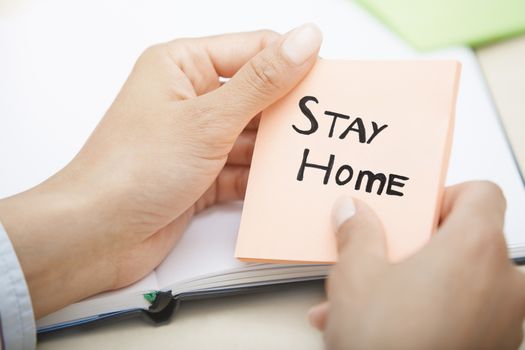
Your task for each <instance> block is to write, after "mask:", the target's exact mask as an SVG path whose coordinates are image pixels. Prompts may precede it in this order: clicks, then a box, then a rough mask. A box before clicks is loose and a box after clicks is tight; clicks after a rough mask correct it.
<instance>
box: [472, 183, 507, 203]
mask: <svg viewBox="0 0 525 350" xmlns="http://www.w3.org/2000/svg"><path fill="white" fill-rule="evenodd" d="M472 186H473V187H472V188H473V189H474V186H475V191H476V193H477V195H478V196H479V197H480V198H482V199H483V200H490V201H501V202H505V196H504V194H503V191H502V190H501V188H500V187H499V186H498V185H497V184H495V183H494V182H492V181H475V182H473V183H472Z"/></svg>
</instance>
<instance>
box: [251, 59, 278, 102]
mask: <svg viewBox="0 0 525 350" xmlns="http://www.w3.org/2000/svg"><path fill="white" fill-rule="evenodd" d="M249 65H250V72H251V74H249V77H250V80H249V83H250V84H251V85H252V87H254V88H255V89H257V90H258V91H259V92H261V93H264V94H268V93H269V92H270V91H272V90H275V89H279V88H280V87H281V83H280V74H279V69H278V67H277V64H276V62H274V61H273V60H272V59H271V58H268V57H264V55H262V56H259V57H257V58H256V59H253V60H251V61H249Z"/></svg>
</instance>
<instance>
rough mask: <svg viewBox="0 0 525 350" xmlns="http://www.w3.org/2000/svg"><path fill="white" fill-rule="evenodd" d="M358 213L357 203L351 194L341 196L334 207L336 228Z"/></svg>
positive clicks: (333, 218)
mask: <svg viewBox="0 0 525 350" xmlns="http://www.w3.org/2000/svg"><path fill="white" fill-rule="evenodd" d="M355 213H356V208H355V203H354V200H353V199H352V197H350V196H341V197H339V198H338V199H337V200H336V201H335V203H334V206H333V207H332V222H333V224H334V227H335V228H336V230H338V229H339V227H341V225H342V224H343V223H344V222H345V221H347V220H348V219H350V218H351V217H352V216H354V215H355Z"/></svg>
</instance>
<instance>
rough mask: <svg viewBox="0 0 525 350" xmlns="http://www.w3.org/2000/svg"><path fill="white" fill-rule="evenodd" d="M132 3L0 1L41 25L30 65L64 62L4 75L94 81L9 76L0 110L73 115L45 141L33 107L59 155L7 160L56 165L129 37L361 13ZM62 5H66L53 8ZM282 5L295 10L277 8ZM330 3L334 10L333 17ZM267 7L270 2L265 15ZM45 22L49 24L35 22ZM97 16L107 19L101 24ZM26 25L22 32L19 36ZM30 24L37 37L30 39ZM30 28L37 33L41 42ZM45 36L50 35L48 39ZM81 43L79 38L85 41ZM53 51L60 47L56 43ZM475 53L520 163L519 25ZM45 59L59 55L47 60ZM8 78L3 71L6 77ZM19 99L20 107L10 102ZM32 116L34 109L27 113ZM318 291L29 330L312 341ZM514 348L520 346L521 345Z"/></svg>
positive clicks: (330, 25)
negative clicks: (170, 314)
mask: <svg viewBox="0 0 525 350" xmlns="http://www.w3.org/2000/svg"><path fill="white" fill-rule="evenodd" d="M95 3H96V4H95ZM138 3H141V4H142V6H143V7H142V8H141V10H140V11H139V10H131V9H130V8H128V6H129V2H128V1H124V0H118V1H112V2H105V1H94V0H93V1H91V2H85V3H83V4H79V3H74V2H68V1H64V0H49V1H47V2H45V3H43V2H37V1H30V0H11V1H8V0H4V1H2V2H0V15H2V16H0V17H2V18H0V19H1V21H0V25H1V22H2V21H4V22H12V23H14V24H13V26H12V27H14V28H17V29H19V31H18V36H17V38H21V37H22V38H24V36H23V33H24V32H25V31H26V28H29V27H28V26H37V27H38V26H41V29H42V33H43V34H42V37H38V33H33V32H30V31H29V30H27V33H28V34H27V39H28V40H29V39H33V42H32V43H31V45H30V49H31V50H34V51H31V52H32V53H33V54H34V55H35V56H36V55H38V59H39V60H40V62H41V63H42V62H43V64H41V65H39V66H38V67H41V66H46V65H48V67H51V68H55V69H56V67H57V65H59V66H60V69H62V70H63V71H69V72H70V74H57V73H56V72H55V71H53V70H52V69H49V70H48V71H39V70H31V69H29V70H27V71H22V70H14V73H12V74H13V75H14V74H27V75H28V77H25V78H24V80H25V81H37V82H42V84H44V83H46V84H47V83H49V84H51V85H53V86H54V87H56V86H75V85H74V84H78V80H81V81H82V82H83V84H84V86H86V87H97V88H96V89H91V90H88V89H84V90H82V91H81V92H82V93H84V94H85V95H82V94H77V93H73V92H71V93H70V94H68V95H67V101H64V100H63V99H64V98H63V96H62V95H60V96H59V95H53V93H54V92H56V91H59V92H60V93H62V94H63V93H66V94H67V92H68V91H70V90H71V91H73V90H75V89H76V88H75V89H63V90H58V89H57V90H53V89H43V88H42V87H44V86H47V85H41V86H39V85H34V86H23V87H19V86H14V87H12V88H13V89H22V88H23V91H27V96H26V95H23V94H20V96H25V97H27V98H26V99H21V100H15V101H13V102H12V105H11V104H9V103H11V101H9V98H10V96H4V97H3V99H0V103H6V105H5V106H2V110H7V111H9V110H14V108H15V107H13V106H15V104H16V106H17V107H16V108H25V107H24V103H27V100H31V101H32V103H33V104H39V105H40V106H41V109H42V110H44V111H45V110H46V109H47V110H57V111H59V112H61V113H62V114H64V115H68V113H69V112H71V113H76V117H77V118H76V119H74V120H73V118H71V119H72V120H69V119H66V118H64V119H63V120H61V121H60V122H61V123H62V124H61V126H62V127H63V128H67V129H68V130H70V131H71V132H70V133H57V134H56V142H55V144H54V146H55V147H56V148H50V147H51V146H50V145H47V144H45V142H46V140H45V139H43V138H42V137H41V136H40V135H39V134H38V128H39V127H40V128H42V129H45V128H46V127H47V128H51V127H52V126H51V127H50V126H49V125H47V126H46V124H45V123H52V122H53V121H48V120H45V118H41V119H42V120H41V122H42V124H38V125H36V126H34V129H35V132H34V134H29V135H27V137H30V138H31V142H32V143H33V144H34V145H35V147H34V148H35V150H37V151H41V152H43V153H46V152H47V153H53V154H55V155H56V154H59V155H60V156H57V157H55V159H54V162H48V161H47V159H46V158H45V157H35V156H34V153H32V154H28V155H27V157H26V158H24V155H19V159H16V160H13V163H12V164H15V165H16V164H18V163H17V162H20V164H23V163H25V162H28V161H32V162H34V164H35V167H37V168H39V169H40V173H39V176H41V177H42V178H45V176H48V174H50V173H53V172H54V171H56V170H57V169H59V168H60V167H61V166H62V165H63V163H64V162H65V161H66V160H67V159H70V158H71V156H72V155H73V154H74V153H75V152H76V149H74V148H73V149H71V148H70V147H69V148H67V149H66V147H61V145H76V146H77V147H80V145H81V144H82V142H83V141H82V140H83V139H85V137H87V135H88V133H89V130H91V129H92V127H93V126H94V124H95V123H96V120H90V119H87V118H85V119H82V118H80V117H79V116H82V115H101V114H102V113H103V111H104V109H105V108H107V106H108V105H109V103H111V98H112V97H113V96H115V94H116V91H118V89H119V86H120V84H121V82H122V81H123V80H124V78H125V77H126V75H127V74H128V72H129V68H130V67H131V64H132V63H133V57H136V56H137V55H138V53H139V52H140V51H139V50H140V48H143V47H146V46H147V45H149V44H151V43H152V42H159V41H162V40H167V39H169V38H170V37H171V36H172V35H173V34H176V36H186V35H192V36H193V35H205V34H210V33H211V32H213V31H214V32H226V31H232V30H235V31H238V30H245V29H252V28H263V27H267V26H268V23H269V22H271V23H272V24H271V26H272V28H273V29H276V30H280V31H285V30H286V29H288V28H289V27H291V26H293V25H294V24H298V23H301V22H305V21H308V20H313V21H316V22H317V23H318V24H320V25H321V27H323V28H326V29H329V30H330V33H336V32H338V33H343V32H344V33H358V32H359V31H358V30H356V28H359V27H360V26H361V25H362V24H363V23H364V21H366V20H368V19H367V18H365V17H366V16H361V15H359V16H356V17H355V20H353V21H348V20H345V17H344V13H346V12H345V11H349V10H356V9H355V8H354V6H353V5H352V4H351V2H350V1H349V0H348V1H347V0H332V1H330V2H329V1H326V2H323V6H321V5H319V3H320V2H315V1H313V0H301V1H289V2H286V4H284V2H281V1H279V0H276V1H273V5H272V1H269V0H268V1H265V2H243V3H242V4H240V3H238V2H233V1H229V2H228V1H221V2H213V1H208V2H207V3H206V7H207V9H208V10H207V11H205V12H202V13H201V17H200V18H198V21H197V20H196V21H191V20H190V19H188V16H187V12H189V8H190V7H191V6H193V7H195V8H197V7H198V6H199V5H198V3H199V1H194V2H191V3H188V4H185V5H184V6H186V7H185V8H180V7H181V6H182V5H179V9H180V11H177V8H176V7H177V6H175V5H173V6H174V9H173V11H171V12H170V11H158V8H156V6H155V5H158V4H159V3H160V1H156V2H154V1H151V2H146V1H142V2H141V1H135V2H133V4H134V5H137V4H138ZM166 3H167V2H166ZM171 3H172V4H173V3H174V2H171ZM226 3H229V6H230V7H232V6H236V11H235V16H234V15H233V14H232V13H229V14H225V15H224V16H226V17H227V18H224V19H223V21H222V22H221V24H220V23H217V18H216V17H217V13H222V12H220V11H221V10H224V9H223V7H225V6H226V7H228V6H227V5H226ZM281 3H282V4H281ZM92 4H93V5H92ZM150 4H151V5H150ZM192 4H193V5H192ZM279 4H281V5H279ZM325 4H326V6H324V5H325ZM272 6H282V7H283V8H282V9H281V11H277V12H276V13H274V14H272V11H270V10H268V8H269V7H272ZM294 6H295V7H297V8H298V9H299V8H300V10H301V11H302V12H301V15H298V12H297V11H296V12H295V13H294V12H293V11H292V10H293V9H294ZM61 11H62V12H61ZM112 11H113V12H112ZM119 11H121V12H119ZM39 12H40V13H45V14H46V15H49V13H55V17H53V18H54V20H49V19H45V18H43V17H42V16H38V13H39ZM259 12H260V13H265V14H266V16H263V15H259V16H253V15H251V16H250V14H252V13H259ZM62 13H63V14H67V15H64V16H61V14H62ZM108 13H109V14H111V16H110V15H108ZM239 13H243V14H245V16H243V15H239ZM291 13H294V14H295V15H296V16H295V17H294V16H292V15H289V14H291ZM338 13H341V15H340V16H339V17H338ZM120 14H121V15H122V18H126V21H127V22H126V25H127V26H126V25H124V24H122V25H121V26H119V25H117V24H118V23H117V24H115V22H114V21H115V18H118V16H117V15H120ZM270 14H272V16H271V18H270ZM94 19H96V20H94ZM39 21H41V22H39ZM143 21H145V22H147V23H148V27H147V28H146V27H140V25H142V24H143ZM214 21H215V22H214ZM47 23H52V24H53V23H54V24H56V25H55V26H53V25H51V26H48V27H46V24H47ZM63 26H70V29H71V28H73V29H74V30H73V29H71V30H69V31H68V30H64V28H65V27H63ZM353 26H356V27H355V28H354V27H353ZM39 28H40V27H39ZM109 28H111V29H112V30H108V29H109ZM174 28H175V29H174ZM189 28H192V29H191V30H190V29H189ZM212 29H213V30H212ZM342 29H345V30H342ZM371 29H372V30H373V31H374V35H379V34H378V33H383V31H384V30H385V29H384V28H382V27H381V26H373V27H372V28H371ZM125 30H127V31H131V34H130V33H129V32H128V33H125ZM20 33H22V34H20ZM70 33H73V34H70ZM30 34H31V35H33V37H30ZM1 35H2V33H1V31H0V36H1ZM35 35H37V39H34V36H35ZM44 35H47V36H49V35H55V36H57V37H59V39H60V40H54V41H52V42H51V43H49V42H46V41H45V40H44V38H45V37H44ZM352 35H354V34H352ZM381 35H383V34H381ZM384 35H390V34H384ZM5 37H6V36H4V38H5ZM93 38H96V40H97V43H93V40H94V39H93ZM344 39H348V42H351V43H352V45H347V47H342V48H341V47H340V46H343V44H344V43H345V41H344ZM7 40H8V39H7ZM39 40H41V41H42V44H41V45H40V44H39ZM35 41H36V42H37V43H36V44H35V43H34V42H35ZM64 43H65V44H67V45H68V50H63V49H62V50H61V48H60V47H59V46H58V45H63V44H64ZM50 44H51V45H56V46H49V45H50ZM115 46H118V50H115ZM401 46H402V45H401V44H400V43H398V39H397V38H395V37H394V36H392V37H391V38H390V40H388V41H385V45H384V47H381V48H377V49H375V48H373V47H369V46H367V40H365V39H363V38H360V37H359V36H358V35H355V36H353V37H352V36H348V38H346V37H345V38H342V37H336V36H334V35H331V36H329V35H327V36H326V40H325V43H324V45H323V47H324V49H325V50H326V52H335V51H337V52H347V51H348V53H352V52H353V53H355V52H362V54H363V55H364V56H366V57H372V58H380V57H382V55H383V52H384V51H385V50H388V51H389V52H392V53H393V56H394V57H395V56H396V55H398V56H399V55H401V56H404V55H405V53H404V51H403V50H401V49H400V47H401ZM86 47H88V48H89V49H90V50H86ZM336 47H337V50H336ZM104 50H105V51H104ZM345 50H346V51H345ZM402 51H403V52H402ZM56 52H60V53H61V54H60V55H57V54H56ZM97 52H111V54H109V55H105V56H104V55H102V56H101V55H99V54H97ZM348 53H347V54H348ZM477 53H478V55H479V58H480V62H481V64H482V66H483V70H484V72H485V74H486V76H487V80H488V82H489V84H490V88H491V89H492V92H493V95H494V100H495V103H496V105H497V108H498V110H499V111H500V113H501V115H502V119H503V123H504V125H505V126H506V127H507V129H508V136H509V138H510V139H511V142H512V144H513V146H514V148H515V152H516V157H517V159H519V160H520V161H521V164H522V169H523V168H524V167H525V138H523V137H522V136H523V130H525V124H524V120H525V104H524V103H522V100H520V94H519V92H520V91H525V68H524V65H523V62H525V37H523V38H521V39H520V38H518V39H515V40H511V41H508V42H505V43H500V44H496V45H492V46H490V47H485V48H482V49H480V50H478V52H477ZM2 56H3V55H0V63H1V64H8V65H9V64H11V65H13V66H15V65H16V66H17V67H18V66H20V65H24V64H25V65H26V66H28V67H29V68H31V65H30V64H29V63H30V60H31V59H32V58H31V57H22V56H21V57H14V56H12V57H13V61H9V59H8V60H7V62H6V61H2V59H3V58H2ZM354 56H355V55H354ZM15 58H16V61H15V60H14V59H15ZM57 60H58V61H59V63H60V64H57V62H56V61H57ZM108 62H109V63H108ZM79 64H83V65H87V64H93V65H95V66H97V65H98V68H99V70H100V68H102V69H101V71H100V72H97V70H89V69H81V68H82V66H79ZM104 65H105V67H106V69H105V70H104V69H103V67H104ZM8 74H9V72H8ZM10 78H11V80H12V81H14V79H13V77H10ZM6 91H7V92H9V91H8V90H6ZM86 95H89V97H90V100H88V101H87V102H89V103H86V98H85V96H86ZM94 101H96V102H94ZM27 105H28V106H29V104H27ZM20 106H23V107H20ZM78 106H82V109H81V110H79V109H78ZM75 107H76V108H77V109H76V110H75ZM24 111H26V110H25V109H24V110H23V111H22V112H20V113H23V112H24ZM27 111H30V110H27ZM28 113H29V112H28ZM39 121H40V120H36V122H39ZM14 122H16V121H14ZM520 131H521V135H520ZM24 142H25V141H24ZM0 166H1V165H0ZM29 175H31V176H29ZM37 180H39V179H38V177H37V176H34V174H28V175H27V178H26V174H20V177H19V178H18V179H17V183H16V186H19V188H17V187H16V186H14V187H12V189H13V190H20V189H23V188H27V187H28V186H29V185H32V184H34V183H35V182H36V181H37ZM4 195H5V194H4ZM323 298H324V291H323V286H322V284H320V283H309V284H306V285H301V286H295V287H294V286H290V287H288V288H287V289H285V290H276V291H274V292H268V293H259V294H252V295H243V296H235V297H228V298H221V299H213V300H201V301H193V302H186V303H183V304H182V306H181V308H180V309H179V310H178V311H177V314H176V315H175V317H174V318H173V319H172V321H171V322H169V323H167V324H165V325H162V326H159V327H154V326H151V325H149V324H146V323H143V322H142V321H141V320H138V319H137V320H127V321H123V322H119V323H114V324H109V325H106V326H104V327H94V328H91V329H84V330H73V331H67V332H65V333H59V334H56V335H52V336H48V337H46V338H44V339H41V340H40V341H39V344H38V348H39V349H72V348H75V349H79V350H80V349H91V348H112V349H143V348H146V347H149V346H155V347H160V346H168V347H169V348H172V347H173V348H177V349H190V348H191V349H193V348H195V349H222V348H224V349H246V348H249V349H268V348H270V349H321V348H322V344H323V343H322V335H321V334H320V333H319V332H317V331H316V330H314V329H312V328H311V327H310V326H309V325H308V322H307V319H306V312H307V310H308V309H309V307H310V306H312V305H315V304H316V303H318V302H320V301H321V300H322V299H323ZM522 348H523V349H525V346H523V347H522Z"/></svg>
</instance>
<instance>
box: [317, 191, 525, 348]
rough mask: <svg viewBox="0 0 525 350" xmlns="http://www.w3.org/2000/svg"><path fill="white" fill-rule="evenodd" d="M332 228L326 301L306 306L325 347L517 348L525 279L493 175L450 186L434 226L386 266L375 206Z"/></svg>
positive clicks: (362, 206)
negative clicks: (335, 255) (410, 251)
mask: <svg viewBox="0 0 525 350" xmlns="http://www.w3.org/2000/svg"><path fill="white" fill-rule="evenodd" d="M355 202H356V208H357V211H356V214H355V215H354V216H353V217H351V218H350V219H349V220H347V221H346V222H344V223H343V224H342V225H341V226H340V228H339V231H338V232H337V239H338V246H339V254H340V259H339V262H338V264H337V265H336V266H335V267H334V269H333V270H332V272H331V274H330V277H329V280H328V283H327V295H328V302H326V303H323V304H321V305H318V306H317V307H315V308H314V309H312V310H311V312H310V321H311V323H312V324H313V325H314V326H315V327H317V328H319V329H321V330H324V333H325V339H326V344H327V347H328V348H329V349H392V348H394V349H516V348H517V347H518V346H519V344H520V343H521V340H522V322H523V319H524V317H525V292H524V291H525V276H523V274H522V273H520V272H519V271H518V270H517V269H516V268H515V267H514V266H513V265H512V263H511V262H510V261H509V257H508V255H507V246H506V244H505V239H504V236H503V221H504V213H505V200H504V198H503V195H502V193H501V190H500V189H499V188H498V187H497V186H496V185H494V184H492V183H489V182H470V183H464V184H460V185H457V186H453V187H450V188H448V189H447V190H446V193H445V198H444V204H443V208H442V211H441V219H440V224H439V229H438V231H437V233H436V235H435V236H434V237H433V238H432V239H431V240H430V243H428V244H427V246H425V247H424V248H423V249H422V250H421V251H419V252H418V253H416V254H414V255H413V256H411V257H409V258H408V259H406V260H403V261H402V262H400V263H396V264H391V263H389V262H388V260H387V250H386V244H385V235H384V231H383V227H382V225H381V223H380V221H379V220H378V219H377V217H376V215H375V213H374V212H373V211H372V210H371V209H370V208H369V207H367V206H366V205H365V204H364V203H362V202H358V201H355Z"/></svg>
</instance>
